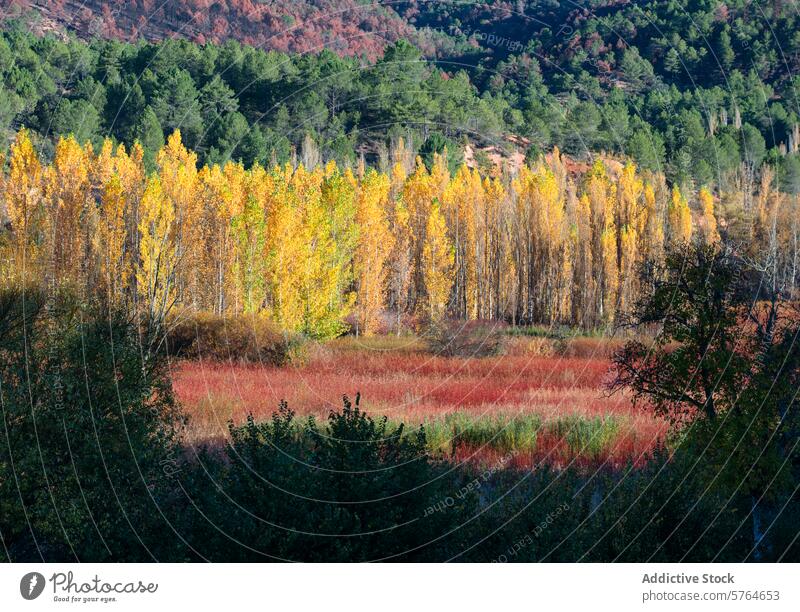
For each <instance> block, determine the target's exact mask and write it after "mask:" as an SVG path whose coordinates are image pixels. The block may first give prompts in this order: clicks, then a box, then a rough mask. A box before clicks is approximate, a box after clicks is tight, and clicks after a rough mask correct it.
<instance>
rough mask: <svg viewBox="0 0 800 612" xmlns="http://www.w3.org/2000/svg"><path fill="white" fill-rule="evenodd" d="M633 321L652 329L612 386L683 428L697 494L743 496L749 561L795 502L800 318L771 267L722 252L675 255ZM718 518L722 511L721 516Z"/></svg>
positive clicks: (629, 353) (679, 435)
mask: <svg viewBox="0 0 800 612" xmlns="http://www.w3.org/2000/svg"><path fill="white" fill-rule="evenodd" d="M648 280H649V282H651V283H652V287H653V290H652V292H651V294H650V295H649V296H647V297H646V298H645V299H643V300H642V302H641V303H640V304H638V306H637V308H636V309H635V311H634V312H633V313H632V315H631V320H630V321H629V323H630V325H631V326H632V327H635V328H638V329H640V330H642V329H646V330H648V331H651V332H652V331H653V330H655V331H656V334H655V337H654V339H653V340H652V341H649V342H643V341H641V340H631V341H629V342H628V343H627V344H626V345H625V347H624V348H623V349H622V350H621V351H620V352H619V353H617V355H616V356H615V357H614V367H615V372H616V376H615V378H614V379H613V381H612V382H611V384H610V388H611V390H615V391H616V390H622V389H625V390H627V391H628V392H630V393H631V395H632V397H633V400H634V402H635V403H637V404H638V405H641V406H644V407H646V408H648V409H652V410H654V411H655V412H656V413H657V414H660V415H662V416H665V417H667V418H668V419H669V420H670V421H671V422H672V423H673V425H674V426H675V428H674V432H675V434H676V435H675V440H676V443H677V446H676V452H675V457H676V460H678V461H680V460H687V461H688V462H689V463H690V464H691V466H692V469H691V471H690V476H691V477H692V478H694V479H695V481H696V482H697V485H698V491H699V492H700V494H701V495H706V494H707V493H708V492H709V491H712V490H718V491H720V492H722V493H723V495H724V496H725V498H726V502H725V503H726V506H727V505H728V504H730V506H731V507H734V506H735V505H736V504H737V503H740V501H741V500H747V506H748V507H747V511H746V512H744V514H743V516H742V521H743V522H744V521H746V520H750V521H751V522H752V536H753V555H754V556H756V557H758V556H759V555H760V554H761V552H762V547H765V546H769V541H768V539H765V538H767V536H768V535H769V534H768V533H767V531H768V529H769V527H770V522H772V521H774V519H775V518H777V515H778V514H779V513H780V512H782V507H785V506H786V505H787V504H788V503H789V502H790V501H791V499H792V498H793V497H795V491H794V482H795V481H796V475H797V467H798V466H797V462H798V450H799V448H798V418H797V388H798V379H799V378H800V347H799V346H798V341H797V340H798V338H797V336H798V331H800V318H799V317H798V312H797V309H796V305H795V304H794V303H793V302H792V301H791V300H790V299H789V296H787V295H783V294H782V293H781V292H780V291H779V290H777V289H776V288H775V284H774V283H772V282H770V278H769V277H768V275H767V274H766V273H765V272H764V269H763V268H762V269H761V270H758V269H757V268H756V267H754V266H752V265H750V264H749V263H748V262H747V261H745V260H743V259H740V258H738V257H736V256H735V255H733V254H731V253H730V252H728V251H723V250H721V249H719V248H718V247H714V246H701V245H691V246H685V247H684V248H682V249H677V250H673V251H672V252H671V253H669V254H668V255H667V257H666V258H665V263H664V266H663V268H662V269H660V270H655V271H652V270H651V271H650V275H649V278H648ZM720 512H722V510H721V511H720Z"/></svg>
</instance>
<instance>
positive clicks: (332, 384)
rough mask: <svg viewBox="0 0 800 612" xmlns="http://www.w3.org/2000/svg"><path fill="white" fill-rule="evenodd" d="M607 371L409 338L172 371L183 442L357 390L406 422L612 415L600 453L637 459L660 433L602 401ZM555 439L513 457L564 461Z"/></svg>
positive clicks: (635, 412) (335, 403)
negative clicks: (460, 352)
mask: <svg viewBox="0 0 800 612" xmlns="http://www.w3.org/2000/svg"><path fill="white" fill-rule="evenodd" d="M608 368H609V361H608V358H607V356H601V357H594V356H587V357H561V356H535V355H528V354H515V353H514V352H513V351H512V352H511V353H510V354H506V355H503V356H499V357H490V358H482V359H463V358H445V357H437V356H432V355H430V354H427V353H425V352H422V351H419V350H417V349H416V347H415V346H414V345H413V344H412V345H409V346H407V347H404V346H402V344H398V343H389V348H381V347H380V343H372V344H362V343H358V342H356V341H352V340H350V341H346V342H338V343H337V342H334V343H332V344H328V345H326V346H325V347H322V348H321V349H320V350H319V351H317V354H316V355H314V356H313V357H311V358H309V359H308V360H307V361H306V362H305V363H304V364H303V365H301V366H293V365H290V366H286V367H282V368H277V367H267V366H257V365H241V364H219V363H209V362H202V361H200V362H176V363H174V364H173V370H172V375H173V382H174V388H175V391H176V394H177V396H178V399H179V400H180V401H181V403H182V404H183V405H184V407H185V408H186V409H187V412H188V413H189V415H190V417H191V421H190V423H191V424H190V438H191V439H193V440H196V441H199V440H209V439H220V438H221V437H223V436H225V435H226V433H227V422H228V420H229V419H232V420H233V421H234V423H236V424H239V423H242V422H243V421H244V420H245V419H246V417H247V414H248V413H252V414H253V416H254V417H255V418H256V420H263V419H267V418H269V417H270V415H271V414H272V412H273V411H274V410H275V409H276V407H277V406H278V403H279V401H280V400H282V399H285V400H287V401H288V403H289V406H290V408H292V409H293V410H295V411H296V412H297V413H298V414H300V415H307V414H313V415H318V416H322V417H324V416H326V415H327V414H328V412H329V410H330V409H331V408H336V407H340V406H341V396H342V395H343V394H347V395H350V396H354V395H355V393H356V392H361V395H362V407H364V408H366V410H367V411H368V412H369V413H371V414H372V415H373V416H382V415H386V416H387V417H389V418H390V419H392V420H402V421H404V422H406V423H408V424H418V423H420V422H423V421H425V420H430V419H435V418H437V417H443V416H445V415H447V414H451V413H461V414H464V413H466V414H468V415H470V416H474V417H475V418H476V419H480V418H485V417H491V416H499V415H502V416H505V417H510V418H513V417H517V416H524V415H531V414H535V415H537V416H538V417H540V418H541V420H542V422H543V423H549V422H554V421H558V420H559V419H570V418H574V417H578V418H581V419H592V418H594V417H607V416H613V417H616V418H617V419H619V421H620V422H621V423H622V424H623V426H622V427H620V429H619V432H618V433H616V434H615V438H614V440H612V441H611V442H610V443H609V444H608V445H607V447H606V449H605V453H604V454H605V455H606V456H605V457H604V459H605V460H609V461H611V462H614V463H624V462H627V461H634V462H638V461H641V460H642V458H643V457H645V456H646V455H647V454H648V453H649V452H650V451H651V450H652V449H653V448H654V446H655V445H656V444H657V443H658V441H659V440H660V439H661V437H662V435H663V433H664V432H665V429H666V427H665V424H664V423H663V422H661V421H659V420H656V419H655V418H653V417H652V416H651V415H649V414H646V413H645V412H643V411H642V410H641V409H634V408H633V407H632V406H631V403H630V401H629V400H628V399H627V398H625V397H624V396H621V395H615V396H612V397H608V396H607V395H606V394H605V393H604V390H603V383H604V381H605V380H606V379H607V377H608V375H609V374H608ZM561 442H562V440H560V439H558V438H557V437H554V436H553V435H548V434H547V432H543V435H541V436H539V437H538V438H537V442H536V452H535V453H533V454H531V453H528V456H525V457H521V456H519V455H517V456H515V462H517V463H519V462H522V463H530V462H531V461H533V460H541V459H542V458H543V457H545V456H546V457H547V458H548V459H549V460H551V461H552V462H555V463H563V462H564V461H565V460H572V459H573V457H570V454H571V453H570V452H569V451H568V450H567V449H566V448H561V447H562V446H563V444H561ZM464 452H467V451H464V449H459V453H461V454H463V453H464ZM487 452H488V451H487ZM572 454H574V453H572ZM533 455H535V456H533ZM595 460H596V457H595Z"/></svg>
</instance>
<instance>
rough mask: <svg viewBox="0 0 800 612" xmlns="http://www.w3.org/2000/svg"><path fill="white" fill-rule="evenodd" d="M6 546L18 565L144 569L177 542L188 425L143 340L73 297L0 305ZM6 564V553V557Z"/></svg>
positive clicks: (21, 297)
mask: <svg viewBox="0 0 800 612" xmlns="http://www.w3.org/2000/svg"><path fill="white" fill-rule="evenodd" d="M0 336H1V337H2V350H0V381H2V386H0V392H1V393H2V406H3V418H4V427H2V428H0V535H2V541H3V544H4V546H3V550H4V551H5V555H6V557H7V560H10V561H17V562H22V561H27V562H31V561H62V562H63V561H95V562H101V561H116V560H126V561H147V560H152V559H153V557H154V556H165V555H167V554H172V553H168V552H167V550H166V548H165V547H167V546H170V545H171V544H173V543H174V542H175V540H174V539H172V538H166V537H165V533H168V532H169V530H168V528H167V525H166V524H165V522H164V521H163V518H162V515H161V513H160V512H159V510H160V508H161V507H162V506H164V505H169V502H168V501H167V500H169V499H170V498H171V497H172V496H173V494H174V485H175V483H174V481H172V480H171V479H170V478H169V477H168V474H167V472H168V471H169V470H167V469H166V467H167V466H171V465H173V464H174V463H176V462H178V458H179V457H180V455H181V449H180V447H179V445H178V433H179V427H180V425H181V421H182V419H181V415H180V413H179V411H178V409H177V407H176V405H175V403H174V402H173V400H172V395H171V390H170V385H169V381H168V379H167V378H166V376H165V369H164V368H163V364H162V362H161V360H160V359H158V358H154V357H151V356H144V358H143V356H142V353H141V351H140V346H139V337H138V331H137V328H136V327H135V326H133V325H132V324H131V323H130V322H128V321H126V320H125V319H124V318H123V317H122V316H120V315H119V314H112V315H111V317H110V318H108V317H107V316H99V315H98V314H97V313H94V312H91V311H87V310H84V309H82V307H80V306H78V303H77V302H76V301H75V300H73V299H71V297H70V296H57V297H56V298H55V299H53V300H48V299H46V297H45V296H44V294H43V293H42V292H38V291H35V290H26V291H25V292H24V293H23V292H17V291H8V292H5V293H3V294H2V296H0ZM0 554H2V553H0Z"/></svg>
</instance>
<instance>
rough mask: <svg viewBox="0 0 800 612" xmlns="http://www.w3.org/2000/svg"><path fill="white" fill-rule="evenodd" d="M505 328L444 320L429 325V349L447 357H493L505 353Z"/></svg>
mask: <svg viewBox="0 0 800 612" xmlns="http://www.w3.org/2000/svg"><path fill="white" fill-rule="evenodd" d="M503 331H504V325H503V324H500V323H497V322H485V321H457V320H452V319H444V320H442V321H435V322H432V323H430V324H429V325H428V328H427V330H426V331H425V340H426V342H427V345H428V350H429V351H430V352H431V353H433V354H435V355H441V356H443V357H491V356H493V355H499V354H500V353H502V351H503Z"/></svg>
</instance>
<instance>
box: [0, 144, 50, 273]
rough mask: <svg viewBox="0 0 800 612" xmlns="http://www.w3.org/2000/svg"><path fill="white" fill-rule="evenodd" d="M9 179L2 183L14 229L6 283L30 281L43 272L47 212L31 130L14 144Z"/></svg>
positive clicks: (8, 256)
mask: <svg viewBox="0 0 800 612" xmlns="http://www.w3.org/2000/svg"><path fill="white" fill-rule="evenodd" d="M9 166H10V167H9V173H8V178H7V179H6V180H5V181H4V183H3V194H2V196H3V197H2V199H3V201H4V202H5V207H6V215H7V216H8V223H9V225H10V228H11V236H10V239H9V244H8V247H7V256H6V257H4V260H5V261H4V264H5V270H4V273H3V280H4V281H5V282H8V283H13V282H16V281H18V280H23V281H27V280H31V279H34V278H36V276H37V274H38V273H39V272H40V270H39V268H38V261H37V259H38V255H39V249H38V247H37V245H38V244H39V243H40V241H41V237H42V234H43V232H44V231H45V223H46V217H45V211H44V209H43V207H42V192H43V184H42V181H43V176H42V174H43V170H42V165H41V163H40V162H39V158H38V156H37V155H36V151H34V149H33V143H31V140H30V137H29V136H28V131H27V130H25V129H22V130H20V131H19V132H18V133H17V137H16V139H15V140H14V144H12V145H11V156H10V159H9Z"/></svg>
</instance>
